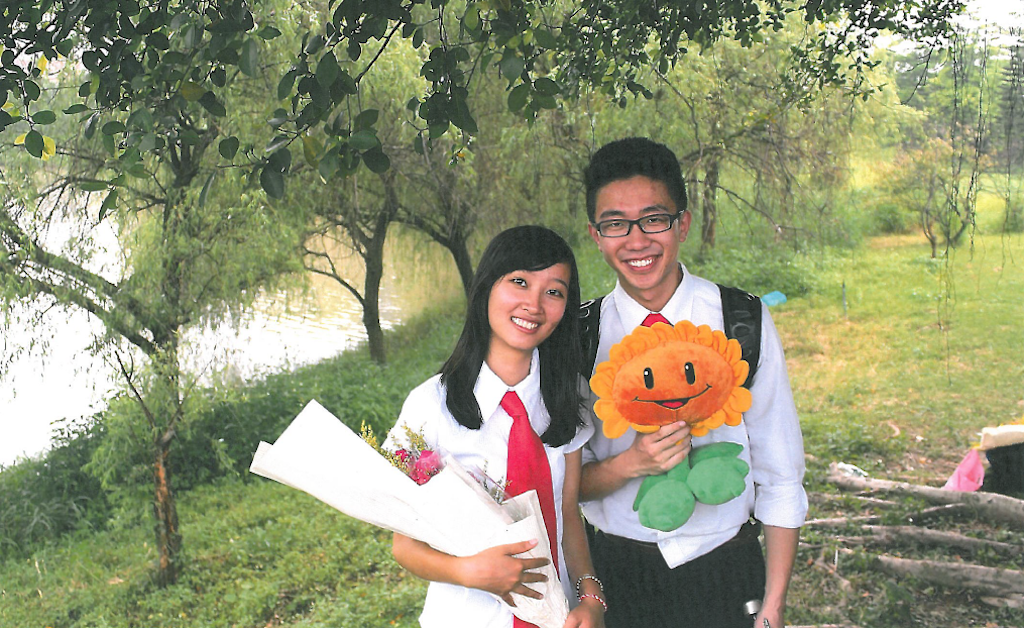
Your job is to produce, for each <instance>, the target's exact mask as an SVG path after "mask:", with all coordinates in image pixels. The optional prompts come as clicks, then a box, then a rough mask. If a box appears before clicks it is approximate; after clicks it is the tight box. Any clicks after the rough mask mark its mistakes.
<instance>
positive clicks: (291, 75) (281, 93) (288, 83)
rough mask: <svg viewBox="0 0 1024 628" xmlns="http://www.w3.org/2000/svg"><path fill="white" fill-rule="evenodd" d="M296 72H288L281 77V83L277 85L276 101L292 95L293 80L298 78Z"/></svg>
mask: <svg viewBox="0 0 1024 628" xmlns="http://www.w3.org/2000/svg"><path fill="white" fill-rule="evenodd" d="M298 75H299V71H298V70H289V71H288V72H287V73H286V74H285V75H284V76H282V77H281V82H280V83H278V84H277V99H278V100H284V99H285V98H288V96H290V95H291V93H292V87H293V86H294V85H295V79H296V77H298Z"/></svg>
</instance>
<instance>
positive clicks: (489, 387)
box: [473, 349, 541, 421]
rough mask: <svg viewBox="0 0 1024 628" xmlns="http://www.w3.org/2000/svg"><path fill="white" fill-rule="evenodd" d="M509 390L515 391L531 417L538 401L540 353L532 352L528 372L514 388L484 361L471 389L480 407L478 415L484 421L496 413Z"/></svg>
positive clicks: (535, 350)
mask: <svg viewBox="0 0 1024 628" xmlns="http://www.w3.org/2000/svg"><path fill="white" fill-rule="evenodd" d="M510 390H514V391H516V394H517V395H519V400H520V401H522V402H523V406H524V407H525V408H526V412H527V414H529V415H530V416H531V418H532V417H533V414H534V408H536V407H537V404H538V401H539V400H540V398H541V396H540V352H539V351H538V350H537V349H534V350H533V356H532V357H531V359H530V372H529V374H527V376H526V377H524V378H523V380H522V381H521V382H519V383H518V384H516V385H515V386H509V385H508V384H506V383H505V382H503V381H501V378H500V377H498V376H497V375H495V374H494V371H492V370H491V367H489V366H487V362H486V361H485V362H484V363H483V364H481V365H480V375H478V376H477V378H476V385H475V386H474V387H473V394H474V395H476V402H477V404H479V405H480V415H481V416H482V417H483V420H484V421H486V420H487V419H488V418H489V417H490V416H491V415H493V414H494V413H495V411H497V409H498V406H500V405H501V399H502V397H504V396H505V393H507V392H508V391H510Z"/></svg>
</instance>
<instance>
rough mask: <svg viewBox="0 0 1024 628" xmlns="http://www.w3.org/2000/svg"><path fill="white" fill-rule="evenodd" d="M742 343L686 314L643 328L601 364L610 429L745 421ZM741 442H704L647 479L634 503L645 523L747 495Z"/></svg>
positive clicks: (658, 523) (702, 430)
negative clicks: (683, 317)
mask: <svg viewBox="0 0 1024 628" xmlns="http://www.w3.org/2000/svg"><path fill="white" fill-rule="evenodd" d="M740 356H741V349H740V344H739V342H737V341H736V340H734V339H731V338H728V337H726V335H725V334H724V333H723V332H721V331H717V330H712V329H711V328H710V327H708V326H707V325H701V326H700V327H697V326H695V325H694V324H693V323H691V322H689V321H681V322H679V323H678V324H676V325H675V326H672V325H668V324H666V323H655V324H654V325H652V326H651V327H638V328H637V329H636V330H634V331H633V332H632V333H630V334H629V335H627V336H626V337H625V338H623V339H622V340H620V341H619V342H618V344H616V345H615V346H613V347H612V349H611V352H610V354H609V359H608V361H606V362H602V363H601V364H598V365H597V368H596V369H595V371H594V375H593V377H591V378H590V387H591V389H592V390H593V391H594V394H596V395H597V396H598V397H599V399H598V401H597V402H596V403H595V404H594V413H595V414H597V416H598V417H600V418H601V420H602V421H603V423H604V427H603V431H604V435H605V436H607V437H608V438H618V437H619V436H622V435H623V434H625V433H626V430H627V429H628V428H630V427H632V428H633V429H634V430H636V431H638V432H642V433H650V432H654V431H657V429H658V428H659V427H661V426H663V425H668V424H670V423H675V422H676V421H686V422H687V423H688V424H689V425H690V433H691V434H692V435H693V436H704V435H705V434H707V433H708V432H709V431H710V430H713V429H715V428H717V427H720V426H721V425H723V424H724V425H739V424H740V421H741V419H742V416H743V413H744V412H746V411H747V410H749V409H750V404H751V396H750V391H749V390H747V389H746V388H744V387H743V382H744V381H745V380H746V378H747V373H748V371H749V367H748V365H747V363H746V362H745V361H744V360H743V359H742V358H741V357H740ZM742 451H743V446H742V445H740V444H738V443H729V442H722V443H713V444H711V445H705V446H703V447H697V448H695V449H693V450H692V451H691V452H690V455H689V456H687V457H686V459H685V460H683V461H682V462H681V463H679V464H678V465H677V466H676V467H675V468H673V469H672V470H671V471H669V472H668V473H665V474H663V475H652V476H648V477H646V478H644V481H643V483H642V484H641V485H640V490H639V491H638V492H637V496H636V500H634V502H633V510H635V511H637V513H638V516H639V518H640V523H641V524H642V525H644V526H645V527H648V528H652V529H655V530H661V531H663V532H668V531H671V530H675V529H677V528H679V527H680V526H682V525H683V524H684V523H686V522H687V521H688V520H689V518H690V515H692V514H693V509H694V507H695V506H696V504H697V503H698V502H700V503H702V504H710V505H717V504H724V503H725V502H727V501H729V500H731V499H735V498H736V497H738V496H740V495H741V494H742V493H743V491H744V489H745V487H746V482H745V480H746V476H747V474H748V473H749V472H750V467H749V465H747V463H746V462H744V461H743V460H741V459H740V458H739V457H738V456H739V454H740V452H742Z"/></svg>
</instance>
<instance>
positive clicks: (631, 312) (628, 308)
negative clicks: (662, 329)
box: [612, 262, 693, 330]
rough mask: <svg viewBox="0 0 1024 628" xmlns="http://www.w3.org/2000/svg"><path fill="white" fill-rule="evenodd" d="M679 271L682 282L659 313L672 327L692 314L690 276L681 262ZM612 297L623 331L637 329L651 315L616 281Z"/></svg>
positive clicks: (691, 281)
mask: <svg viewBox="0 0 1024 628" xmlns="http://www.w3.org/2000/svg"><path fill="white" fill-rule="evenodd" d="M679 269H680V270H681V271H682V272H683V280H682V281H681V282H680V283H679V286H678V287H676V291H675V292H673V293H672V296H671V297H670V298H669V300H668V303H666V304H665V307H663V308H662V309H661V312H660V313H661V315H662V316H664V317H665V318H667V319H668V320H669V322H671V323H672V324H673V325H674V324H676V323H678V322H679V321H681V320H689V319H690V317H691V316H692V313H693V279H692V275H690V273H688V272H687V271H686V266H683V264H682V262H680V263H679ZM612 295H613V296H614V299H615V309H616V311H617V312H618V314H619V320H620V321H621V322H622V326H623V328H624V329H627V330H628V329H635V328H637V327H639V326H640V324H641V323H643V322H644V319H645V318H647V315H648V314H650V313H651V311H650V310H648V309H647V308H645V307H644V306H642V305H640V304H639V303H637V302H636V300H634V299H633V297H631V296H629V293H627V292H626V290H625V288H623V287H622V284H621V283H620V282H619V281H618V280H616V282H615V290H613V291H612Z"/></svg>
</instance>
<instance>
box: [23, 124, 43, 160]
mask: <svg viewBox="0 0 1024 628" xmlns="http://www.w3.org/2000/svg"><path fill="white" fill-rule="evenodd" d="M25 150H27V151H28V154H29V155H32V156H33V157H36V158H40V157H42V156H43V135H42V134H41V133H40V132H39V131H36V130H35V129H33V130H31V131H29V132H28V133H27V134H26V135H25Z"/></svg>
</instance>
